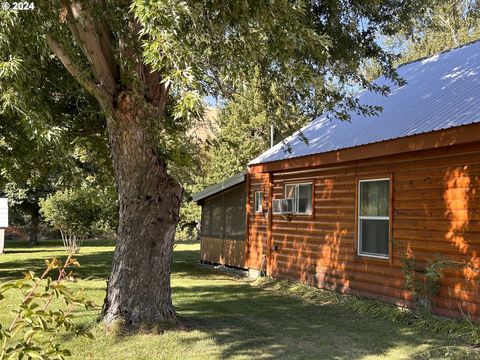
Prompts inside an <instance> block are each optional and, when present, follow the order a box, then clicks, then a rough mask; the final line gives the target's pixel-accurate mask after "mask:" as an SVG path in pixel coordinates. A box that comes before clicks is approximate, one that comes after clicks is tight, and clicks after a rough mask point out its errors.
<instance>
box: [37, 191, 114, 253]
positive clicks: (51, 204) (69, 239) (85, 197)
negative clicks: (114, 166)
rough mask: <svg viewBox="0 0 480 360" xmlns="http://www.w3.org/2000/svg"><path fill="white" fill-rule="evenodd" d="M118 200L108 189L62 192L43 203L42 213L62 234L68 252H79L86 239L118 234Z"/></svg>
mask: <svg viewBox="0 0 480 360" xmlns="http://www.w3.org/2000/svg"><path fill="white" fill-rule="evenodd" d="M114 196H115V194H114V192H113V193H112V191H108V189H107V190H99V189H96V188H88V187H80V188H77V189H68V190H61V191H57V192H55V193H54V194H52V195H50V196H48V197H47V198H46V199H44V200H42V201H40V207H41V209H40V213H41V214H42V216H43V217H44V219H45V220H46V221H47V223H49V224H50V225H51V226H52V227H53V228H54V229H56V230H59V231H60V233H61V235H62V239H63V242H64V245H65V247H66V249H67V250H68V251H73V252H77V251H78V250H79V249H80V245H81V242H82V239H84V238H86V237H89V236H92V235H93V234H105V233H111V232H113V231H114V228H115V226H116V217H117V208H116V203H115V198H114Z"/></svg>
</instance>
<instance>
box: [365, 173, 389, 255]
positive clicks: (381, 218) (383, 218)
mask: <svg viewBox="0 0 480 360" xmlns="http://www.w3.org/2000/svg"><path fill="white" fill-rule="evenodd" d="M374 181H388V187H389V190H388V216H361V215H360V206H361V183H365V182H374ZM391 181H392V179H391V178H389V177H388V178H378V179H362V180H358V191H357V203H358V204H357V206H358V208H357V211H358V216H357V255H358V256H365V257H372V258H377V259H389V258H390V207H391V206H392V204H391V201H390V199H391V196H392V194H390V192H391ZM360 220H383V221H385V220H388V254H387V255H381V254H372V253H362V227H361V222H360Z"/></svg>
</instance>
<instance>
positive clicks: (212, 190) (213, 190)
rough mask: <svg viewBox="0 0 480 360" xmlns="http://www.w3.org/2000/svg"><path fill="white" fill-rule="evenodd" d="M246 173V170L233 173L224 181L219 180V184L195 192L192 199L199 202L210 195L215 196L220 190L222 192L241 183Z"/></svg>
mask: <svg viewBox="0 0 480 360" xmlns="http://www.w3.org/2000/svg"><path fill="white" fill-rule="evenodd" d="M245 174H246V172H245V171H244V172H241V173H239V174H236V175H233V176H232V177H231V178H228V179H227V180H223V181H222V182H219V183H218V184H215V185H212V186H209V187H208V188H206V189H204V190H202V191H199V192H197V193H195V194H193V195H192V200H193V201H195V202H199V201H200V200H203V199H206V198H208V197H210V196H213V195H215V194H218V193H219V192H222V191H223V190H226V189H229V188H231V187H233V186H235V185H238V184H241V183H243V182H244V181H245Z"/></svg>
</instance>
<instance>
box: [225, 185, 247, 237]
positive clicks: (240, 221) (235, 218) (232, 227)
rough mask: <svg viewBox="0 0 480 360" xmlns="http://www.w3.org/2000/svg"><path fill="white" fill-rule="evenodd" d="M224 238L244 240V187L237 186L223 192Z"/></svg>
mask: <svg viewBox="0 0 480 360" xmlns="http://www.w3.org/2000/svg"><path fill="white" fill-rule="evenodd" d="M224 204H225V205H224V206H225V238H226V239H230V240H245V188H244V187H243V186H241V187H238V188H236V189H234V190H232V191H228V192H226V193H225V194H224Z"/></svg>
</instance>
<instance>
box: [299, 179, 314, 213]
mask: <svg viewBox="0 0 480 360" xmlns="http://www.w3.org/2000/svg"><path fill="white" fill-rule="evenodd" d="M297 204H298V205H297V212H298V213H302V214H309V213H311V212H312V185H311V184H301V185H298V202H297Z"/></svg>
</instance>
